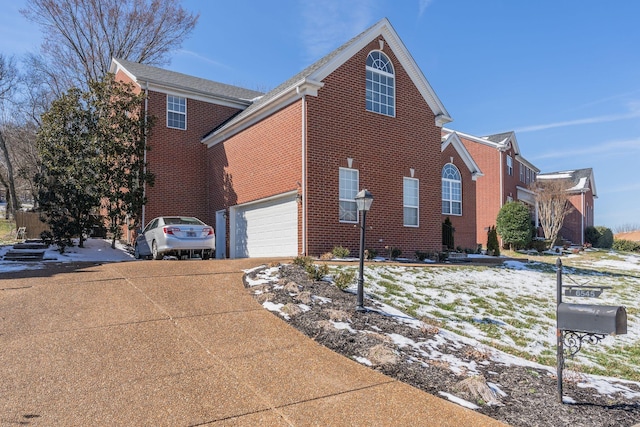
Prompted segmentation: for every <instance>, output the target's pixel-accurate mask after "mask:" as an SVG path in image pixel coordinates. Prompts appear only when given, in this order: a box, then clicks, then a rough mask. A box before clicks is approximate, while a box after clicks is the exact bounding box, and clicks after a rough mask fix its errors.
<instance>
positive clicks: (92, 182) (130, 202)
mask: <svg viewBox="0 0 640 427" xmlns="http://www.w3.org/2000/svg"><path fill="white" fill-rule="evenodd" d="M143 100H144V95H143V94H139V95H136V94H135V93H134V91H133V87H132V86H131V85H130V84H125V83H122V82H118V81H116V80H115V79H114V77H113V75H111V74H108V75H107V77H106V78H105V79H104V80H103V81H101V82H91V83H90V90H89V91H87V92H81V91H80V90H79V89H71V90H69V91H68V92H67V94H65V95H64V96H63V97H62V98H60V99H58V100H56V101H54V103H53V105H52V107H51V109H50V110H49V111H48V112H47V113H46V114H45V115H44V116H43V119H42V126H41V129H40V131H39V132H38V148H39V152H40V155H41V157H42V173H41V174H40V175H39V177H38V184H39V188H40V190H39V193H38V201H39V203H40V207H41V209H42V211H43V213H44V216H45V218H46V221H47V222H48V223H49V224H50V226H51V229H52V232H53V235H54V239H55V241H56V243H58V244H59V245H61V248H62V250H64V246H65V245H66V244H67V243H68V242H69V241H70V239H71V237H74V236H79V237H80V246H81V247H82V246H83V242H84V233H85V232H88V231H89V230H90V229H91V227H92V226H93V225H95V220H96V217H98V216H99V210H100V208H102V210H103V211H104V212H106V216H107V218H108V220H109V229H110V230H111V232H112V233H113V240H112V246H115V242H116V240H117V238H118V237H119V236H120V229H121V226H122V225H123V224H124V223H125V222H126V219H127V218H132V219H133V220H135V219H136V218H137V215H138V214H139V212H140V210H141V206H142V204H143V203H144V198H143V194H142V188H143V186H144V184H145V183H151V182H152V176H151V174H149V173H147V172H146V167H145V164H144V148H145V147H144V143H145V137H146V135H147V134H148V131H149V129H150V126H151V122H152V121H151V120H149V118H145V117H144V114H141V113H142V111H141V106H142V102H143Z"/></svg>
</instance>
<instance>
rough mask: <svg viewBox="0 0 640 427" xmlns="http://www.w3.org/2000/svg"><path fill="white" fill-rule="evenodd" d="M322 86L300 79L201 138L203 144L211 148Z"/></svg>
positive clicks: (321, 84) (315, 91) (316, 93)
mask: <svg viewBox="0 0 640 427" xmlns="http://www.w3.org/2000/svg"><path fill="white" fill-rule="evenodd" d="M323 86H324V83H321V82H316V81H312V80H309V79H304V80H301V81H299V82H297V83H295V84H293V85H291V86H290V87H289V88H288V89H287V90H284V91H282V92H280V93H279V94H278V95H277V96H275V97H273V98H272V99H270V100H269V101H268V102H266V103H265V104H264V105H262V106H261V107H260V108H259V109H257V110H256V111H255V112H254V113H253V114H250V115H248V116H247V117H245V118H244V119H243V120H242V121H239V122H238V123H235V124H233V125H232V126H229V127H226V126H224V127H223V128H221V129H220V130H219V131H216V132H213V133H212V134H210V135H208V136H206V137H205V138H204V139H202V141H201V142H202V143H203V144H207V148H211V147H213V146H214V145H216V144H219V143H220V142H222V141H224V140H226V139H227V138H230V137H232V136H233V135H235V134H237V133H238V132H240V131H242V130H244V129H246V128H249V127H251V126H253V125H254V124H256V123H258V122H259V121H261V120H263V119H265V118H267V117H269V116H270V115H272V114H273V113H275V112H276V111H278V110H280V109H282V108H284V107H286V106H288V105H290V104H292V103H294V102H296V101H298V100H299V99H301V98H302V97H303V96H304V95H312V96H317V95H318V89H320V88H321V87H323Z"/></svg>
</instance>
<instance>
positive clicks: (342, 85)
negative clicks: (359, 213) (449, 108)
mask: <svg viewBox="0 0 640 427" xmlns="http://www.w3.org/2000/svg"><path fill="white" fill-rule="evenodd" d="M378 48H379V43H378V41H377V39H376V40H373V41H372V42H371V43H370V44H369V45H368V46H366V47H365V48H364V49H362V50H361V51H360V52H358V53H357V54H355V55H354V56H353V57H352V58H350V59H349V60H348V61H347V62H346V63H345V64H344V65H342V66H341V67H340V68H338V69H337V70H336V71H334V72H333V73H332V74H331V75H329V76H328V77H327V78H325V79H324V80H323V83H324V84H325V86H324V87H323V88H322V89H320V91H319V96H318V97H317V98H314V97H308V98H307V99H308V118H309V119H308V174H309V182H308V191H309V194H308V195H307V203H308V217H309V230H308V242H309V248H308V252H309V254H312V255H318V254H321V253H324V252H327V251H330V250H331V249H332V248H333V247H334V246H337V245H342V246H345V247H347V248H349V249H350V250H351V251H352V253H357V250H358V248H359V233H360V230H359V227H358V226H357V225H354V224H348V223H340V222H339V204H338V196H339V194H338V177H339V168H340V167H341V166H346V164H347V158H352V159H353V160H354V166H353V167H354V168H357V169H358V170H359V178H360V183H359V184H360V189H363V188H367V189H368V190H369V191H371V193H372V194H373V197H374V201H373V206H372V209H371V211H370V212H369V214H368V215H367V236H366V237H367V241H366V246H367V247H371V248H375V249H377V250H378V251H379V252H382V251H383V250H384V247H385V246H393V247H398V248H400V249H401V250H402V253H403V255H406V256H407V257H413V256H414V252H415V251H416V250H422V251H426V250H435V249H440V247H441V242H442V234H441V218H442V215H441V199H440V192H441V181H440V174H441V165H440V128H438V127H436V125H435V118H434V114H433V112H432V111H431V109H430V108H429V106H428V105H427V103H426V102H425V100H424V99H423V98H422V96H421V95H420V93H419V92H418V90H417V89H416V87H415V86H414V84H413V82H412V81H411V80H410V78H409V76H408V75H407V73H406V72H405V70H404V69H403V68H402V67H401V66H400V62H399V61H398V60H397V58H396V57H395V56H394V55H393V53H392V52H391V50H390V49H389V48H388V47H386V48H385V49H384V53H385V54H387V55H388V56H389V58H390V60H391V61H392V63H393V66H394V67H395V73H396V117H388V116H384V115H381V114H377V113H373V112H368V111H366V110H365V88H366V85H365V83H366V74H365V64H366V58H367V55H368V54H369V52H370V51H371V50H374V49H378ZM410 168H414V169H415V176H414V177H415V178H418V179H419V180H420V183H419V191H420V205H419V223H420V226H419V227H418V228H413V227H404V226H403V206H402V199H403V177H409V176H410Z"/></svg>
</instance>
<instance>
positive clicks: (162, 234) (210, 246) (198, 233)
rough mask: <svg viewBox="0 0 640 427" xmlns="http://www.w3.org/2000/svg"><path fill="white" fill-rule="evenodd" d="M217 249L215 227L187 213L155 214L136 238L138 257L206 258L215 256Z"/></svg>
mask: <svg viewBox="0 0 640 427" xmlns="http://www.w3.org/2000/svg"><path fill="white" fill-rule="evenodd" d="M215 249H216V239H215V234H214V231H213V227H211V226H210V225H207V224H205V223H204V222H202V221H200V220H199V219H198V218H194V217H186V216H161V217H158V218H154V219H153V220H151V221H150V222H149V224H147V226H146V227H145V228H144V230H142V232H141V233H140V234H139V235H138V237H137V238H136V242H135V257H136V259H140V258H148V257H152V258H153V259H162V258H164V256H165V255H174V256H176V257H178V259H180V258H182V257H183V256H187V257H188V258H192V257H193V256H194V255H199V256H200V258H202V259H209V258H211V256H212V254H213V252H214V251H215Z"/></svg>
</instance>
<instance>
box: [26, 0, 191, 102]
mask: <svg viewBox="0 0 640 427" xmlns="http://www.w3.org/2000/svg"><path fill="white" fill-rule="evenodd" d="M21 12H22V13H23V14H24V16H26V17H27V18H28V19H29V20H31V21H33V22H36V23H38V24H39V25H40V27H41V28H42V31H43V34H44V42H43V45H42V54H43V56H44V57H45V61H44V62H45V63H46V64H47V68H44V69H43V72H45V73H47V72H48V74H49V78H50V79H51V83H52V87H53V88H54V90H55V91H56V94H57V95H60V94H62V93H63V92H64V91H66V90H67V89H68V88H70V87H74V86H75V87H80V88H81V89H82V90H86V89H87V88H88V83H89V82H90V81H99V80H101V79H102V78H103V77H104V76H105V75H106V73H107V72H108V70H109V65H110V63H111V58H122V59H126V60H129V61H134V62H140V63H145V64H151V65H164V64H166V63H167V62H168V55H169V53H170V52H171V51H172V50H175V49H178V48H179V47H180V46H181V44H182V42H183V40H184V39H185V38H186V37H187V36H188V35H189V33H190V32H191V31H192V30H193V29H194V28H195V25H196V23H197V21H198V18H199V15H198V14H195V15H194V14H192V13H189V12H187V11H186V10H185V9H184V8H183V7H182V6H180V3H179V2H178V1H175V0H27V7H26V8H25V9H23V10H21ZM50 70H55V75H54V74H53V73H51V72H50Z"/></svg>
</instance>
